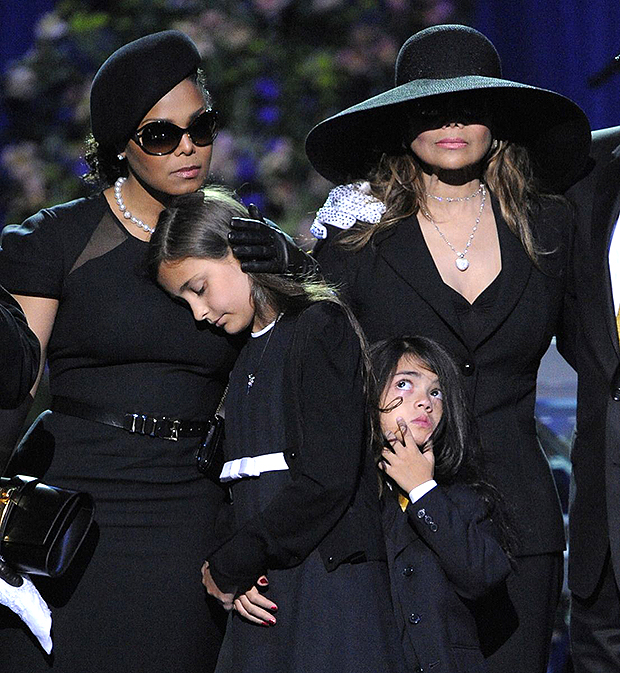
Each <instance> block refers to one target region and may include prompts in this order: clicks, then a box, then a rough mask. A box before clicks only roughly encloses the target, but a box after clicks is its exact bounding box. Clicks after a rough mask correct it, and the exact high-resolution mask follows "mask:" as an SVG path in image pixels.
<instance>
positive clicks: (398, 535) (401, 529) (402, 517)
mask: <svg viewBox="0 0 620 673" xmlns="http://www.w3.org/2000/svg"><path fill="white" fill-rule="evenodd" d="M409 507H415V505H411V504H410V505H409ZM383 528H384V530H385V533H386V546H387V550H388V554H389V556H390V557H391V558H393V559H395V558H396V557H397V556H398V555H399V554H400V553H401V552H402V551H403V549H405V547H407V545H409V544H410V543H411V542H413V540H417V539H418V538H419V535H418V534H417V533H416V532H415V529H414V528H413V526H411V525H410V523H409V516H408V514H405V513H404V512H403V511H402V510H401V508H400V505H399V504H398V500H397V499H396V497H395V496H394V495H393V494H392V493H386V494H385V496H384V501H383Z"/></svg>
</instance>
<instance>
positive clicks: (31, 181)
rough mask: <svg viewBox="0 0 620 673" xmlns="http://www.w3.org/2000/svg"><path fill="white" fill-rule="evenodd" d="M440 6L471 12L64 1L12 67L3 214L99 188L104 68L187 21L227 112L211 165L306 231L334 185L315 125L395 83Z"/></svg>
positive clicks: (363, 2) (422, 0)
mask: <svg viewBox="0 0 620 673" xmlns="http://www.w3.org/2000/svg"><path fill="white" fill-rule="evenodd" d="M103 8H105V9H103ZM439 10H441V11H443V14H437V12H438V11H439ZM433 12H434V13H433ZM437 17H439V19H440V20H441V21H442V22H448V21H455V20H461V21H463V17H462V16H461V17H459V16H457V15H456V10H455V9H454V7H453V6H452V3H450V2H449V1H447V0H443V1H441V0H419V1H418V2H415V1H409V0H383V1H381V2H379V1H377V0H245V1H237V0H235V1H232V0H220V1H217V2H206V1H205V0H115V1H113V2H108V3H102V2H100V1H99V0H90V1H84V0H62V2H59V4H58V5H57V8H56V10H55V11H54V12H53V13H51V14H48V15H46V16H44V17H43V18H42V19H41V21H40V22H39V25H38V26H37V40H36V44H35V45H34V48H33V49H32V50H31V51H30V52H29V53H28V54H27V55H26V56H25V57H24V58H23V59H21V60H20V61H19V62H16V63H14V64H12V66H11V67H10V68H9V70H8V72H7V74H6V77H5V82H4V84H5V86H4V100H3V103H4V105H5V108H6V110H7V113H8V117H9V127H8V129H6V130H5V132H4V136H3V137H2V138H1V139H0V140H1V143H2V144H1V146H0V152H1V154H0V173H1V175H2V177H1V181H2V185H1V186H2V193H3V194H4V197H3V203H2V206H3V207H4V209H5V211H6V218H5V219H6V222H17V221H21V220H22V219H24V218H25V217H27V216H28V215H30V214H32V213H33V212H35V211H36V210H38V209H39V208H41V207H45V206H49V205H53V204H55V203H59V202H62V201H67V200H70V199H72V198H76V197H78V196H82V195H85V194H87V193H89V188H88V187H86V186H85V185H84V183H83V182H82V181H81V180H80V175H81V174H82V173H83V172H84V164H83V161H82V159H81V157H82V153H83V151H84V148H83V140H84V138H85V137H86V135H87V133H88V130H89V113H88V97H89V87H90V82H91V80H92V77H93V75H94V74H95V72H96V70H97V68H98V67H99V65H101V63H102V62H103V61H104V60H105V59H106V58H107V56H109V55H110V53H112V52H113V51H114V50H115V49H117V48H118V47H119V46H121V45H122V44H124V43H126V42H128V41H130V40H133V39H136V38H138V37H140V36H142V35H145V34H148V33H151V32H155V31H158V30H165V29H167V28H177V29H179V30H182V31H184V32H186V33H187V34H188V35H189V36H190V37H191V38H192V39H193V40H194V41H195V42H196V44H197V46H198V48H199V50H200V52H201V54H202V56H203V66H204V70H205V72H206V74H207V81H208V85H209V89H210V91H211V93H212V94H213V97H214V100H215V105H216V107H217V108H218V110H219V111H220V119H221V123H222V130H221V133H220V136H219V138H218V140H217V141H216V145H215V148H214V159H213V166H212V170H213V173H214V177H215V178H216V179H218V180H220V181H223V182H226V183H227V184H229V185H231V186H232V187H234V188H235V189H237V190H238V192H239V194H240V195H241V196H242V197H244V198H245V199H247V200H252V201H254V202H255V203H257V205H259V207H260V208H261V209H262V210H263V212H264V213H265V214H266V215H267V216H269V217H271V218H272V219H274V220H275V221H276V222H278V223H279V224H280V225H281V226H283V227H284V228H285V229H287V230H288V231H291V232H293V233H300V232H301V233H302V234H305V232H306V231H307V229H308V226H309V224H310V223H311V221H312V217H313V214H314V211H316V209H317V208H318V207H319V206H320V205H321V203H322V202H323V200H324V198H325V196H326V194H327V192H328V190H329V188H330V185H329V184H328V183H327V182H326V181H325V180H323V179H322V178H320V176H318V175H317V174H316V173H315V172H314V171H313V170H312V168H311V167H310V165H309V163H308V161H307V159H306V157H305V153H304V139H305V136H306V134H307V132H308V131H309V130H310V128H312V126H313V125H314V124H316V123H317V122H319V121H320V120H322V119H324V118H326V117H328V116H329V115H331V114H333V113H335V112H337V111H339V110H341V109H343V108H345V107H347V106H349V105H353V104H354V103H357V102H359V101H360V100H363V99H364V98H367V97H369V96H372V95H374V94H376V93H379V92H380V91H384V90H385V89H388V88H389V87H390V86H392V79H393V68H394V61H395V58H396V55H397V53H398V49H399V48H400V46H401V44H402V43H403V42H404V40H405V39H406V38H407V37H409V35H411V34H413V33H414V32H416V31H417V30H419V29H420V28H422V27H424V26H425V25H428V24H429V23H431V22H438V21H436V20H435V21H434V20H433V19H436V18H437ZM127 95H128V96H129V95H131V92H127Z"/></svg>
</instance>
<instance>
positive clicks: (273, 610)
mask: <svg viewBox="0 0 620 673" xmlns="http://www.w3.org/2000/svg"><path fill="white" fill-rule="evenodd" d="M269 609H270V610H271V612H277V611H278V606H277V605H272V606H271V607H270V608H269Z"/></svg>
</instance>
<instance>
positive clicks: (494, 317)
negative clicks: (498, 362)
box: [473, 198, 533, 348]
mask: <svg viewBox="0 0 620 673" xmlns="http://www.w3.org/2000/svg"><path fill="white" fill-rule="evenodd" d="M491 203H492V205H493V214H494V215H495V223H496V225H497V235H498V238H499V246H500V254H501V258H502V270H501V272H500V273H501V276H500V278H499V282H500V291H499V292H498V293H497V299H496V301H494V302H493V305H492V307H491V309H490V312H489V314H488V320H487V322H486V328H485V329H484V330H482V331H481V332H480V335H479V338H478V340H477V342H476V343H475V344H473V346H474V348H477V347H478V346H479V345H480V344H481V343H482V342H483V341H486V339H487V338H488V337H489V336H490V335H491V334H493V333H494V332H495V331H496V330H497V328H498V327H499V326H500V325H501V324H502V323H503V322H504V321H505V320H506V318H508V316H509V315H510V314H511V313H512V311H513V310H514V307H515V305H516V304H517V302H518V301H519V299H520V298H521V295H522V294H523V291H524V290H525V288H526V286H527V282H528V280H529V278H530V275H531V273H532V268H533V265H532V261H531V260H530V258H529V257H528V255H527V253H526V252H525V248H524V247H523V244H522V243H521V241H520V240H519V239H518V238H517V237H516V236H515V235H514V234H513V233H512V231H510V229H509V227H508V225H507V224H506V221H505V220H504V218H503V217H502V214H501V211H500V208H499V204H498V202H497V201H496V200H495V198H492V199H491Z"/></svg>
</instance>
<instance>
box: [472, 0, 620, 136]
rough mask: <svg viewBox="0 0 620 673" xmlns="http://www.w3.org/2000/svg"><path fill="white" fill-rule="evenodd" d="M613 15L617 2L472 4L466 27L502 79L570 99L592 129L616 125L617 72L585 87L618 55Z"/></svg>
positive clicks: (500, 0)
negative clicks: (484, 45) (492, 56)
mask: <svg viewBox="0 0 620 673" xmlns="http://www.w3.org/2000/svg"><path fill="white" fill-rule="evenodd" d="M619 10H620V5H619V3H618V2H617V0H478V2H477V3H476V4H475V9H474V16H473V21H472V25H473V26H474V27H475V28H477V29H478V30H480V31H481V32H482V33H484V34H485V35H486V36H487V37H488V38H489V39H490V40H491V41H492V42H493V44H494V45H495V46H496V47H497V50H498V52H499V54H500V56H501V59H502V64H503V67H504V75H505V76H506V77H508V78H509V79H515V80H517V81H521V82H524V83H526V84H532V85H534V86H540V87H543V88H547V89H553V90H555V91H557V92H558V93H561V94H564V95H565V96H568V97H569V98H572V99H573V100H574V101H575V102H576V103H578V104H579V105H580V106H581V107H582V108H583V109H584V110H585V112H586V114H587V115H588V118H589V119H590V124H591V125H592V128H593V129H597V128H604V127H606V126H617V125H620V67H618V68H617V69H616V70H615V72H614V73H613V74H611V75H610V76H609V77H608V78H607V79H606V80H605V81H604V82H602V83H601V84H600V85H598V86H594V85H592V84H590V83H589V80H590V78H592V77H593V76H595V75H597V74H598V73H600V72H601V71H603V70H604V69H605V68H606V66H608V64H610V63H611V62H613V60H614V57H615V56H616V55H617V54H619V53H620V11H619ZM617 65H618V66H620V64H617Z"/></svg>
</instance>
